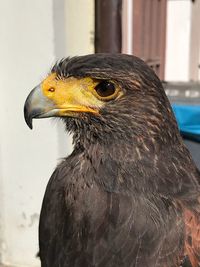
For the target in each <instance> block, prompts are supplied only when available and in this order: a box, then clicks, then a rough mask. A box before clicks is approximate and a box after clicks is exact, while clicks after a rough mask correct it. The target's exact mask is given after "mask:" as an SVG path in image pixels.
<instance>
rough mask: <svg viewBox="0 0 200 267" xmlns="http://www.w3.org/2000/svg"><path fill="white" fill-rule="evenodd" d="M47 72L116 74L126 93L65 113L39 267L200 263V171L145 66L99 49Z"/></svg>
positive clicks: (95, 75)
mask: <svg viewBox="0 0 200 267" xmlns="http://www.w3.org/2000/svg"><path fill="white" fill-rule="evenodd" d="M52 73H56V76H57V78H56V79H57V80H67V78H69V77H76V78H78V79H82V78H84V77H91V78H93V79H94V80H96V79H97V80H106V81H107V80H109V81H114V82H115V84H117V85H118V86H119V87H120V88H121V90H122V91H123V95H122V96H121V97H119V98H116V99H113V100H110V101H107V102H105V105H104V106H102V107H101V108H100V109H99V115H95V114H93V113H89V112H88V113H87V112H85V113H84V112H83V113H81V114H80V115H77V116H68V117H63V120H64V122H65V124H66V129H67V131H69V132H70V133H72V134H73V138H74V139H73V140H74V151H73V152H72V154H71V155H70V156H69V157H67V158H66V159H64V160H63V161H62V162H61V163H60V164H59V165H58V167H57V168H56V170H55V171H54V173H53V175H52V177H51V179H50V181H49V183H48V186H47V189H46V193H45V196H44V201H43V205H42V211H41V216H40V227H39V243H40V258H41V263H42V267H69V266H70V267H131V266H135V267H178V266H181V264H183V266H188V267H189V266H192V267H198V266H200V175H199V171H198V170H197V168H196V166H195V165H194V163H193V161H192V159H191V157H190V154H189V152H188V150H187V149H186V147H185V146H184V144H183V141H182V139H181V136H180V134H179V131H178V128H177V124H176V121H175V119H174V115H173V113H172V110H171V107H170V104H169V101H168V99H167V97H166V95H165V93H164V90H163V88H162V84H161V82H160V80H159V79H158V78H157V76H156V75H155V74H154V72H153V71H152V70H151V68H149V67H148V66H147V65H146V64H145V63H144V62H143V61H142V60H140V59H138V58H136V57H133V56H128V55H111V54H96V55H88V56H82V57H75V58H67V59H63V60H61V61H60V62H58V63H57V64H56V65H55V66H54V67H53V69H52ZM27 110H28V108H27V105H26V111H25V113H28V111H27Z"/></svg>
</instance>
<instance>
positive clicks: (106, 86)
mask: <svg viewBox="0 0 200 267" xmlns="http://www.w3.org/2000/svg"><path fill="white" fill-rule="evenodd" d="M95 90H96V92H97V94H98V95H99V96H101V97H108V96H111V95H113V94H114V93H115V85H114V83H112V82H108V81H102V82H100V83H99V84H98V85H97V86H96V87H95Z"/></svg>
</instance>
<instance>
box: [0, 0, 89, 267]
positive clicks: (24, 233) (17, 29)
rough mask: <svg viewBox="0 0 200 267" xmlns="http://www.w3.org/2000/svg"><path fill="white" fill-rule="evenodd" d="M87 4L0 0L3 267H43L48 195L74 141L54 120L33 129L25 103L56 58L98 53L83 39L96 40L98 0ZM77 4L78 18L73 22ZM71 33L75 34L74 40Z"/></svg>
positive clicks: (0, 229) (0, 250) (81, 1)
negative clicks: (41, 224) (43, 213)
mask: <svg viewBox="0 0 200 267" xmlns="http://www.w3.org/2000/svg"><path fill="white" fill-rule="evenodd" d="M74 2H76V4H77V5H75V4H74ZM84 4H85V1H84V0H76V1H72V0H59V1H56V0H42V1H41V0H34V1H27V0H6V1H5V0H0V47H1V49H0V59H1V60H0V77H1V78H0V122H1V126H0V262H3V263H4V264H8V265H12V266H21V267H23V266H24V267H28V266H39V260H38V259H36V257H35V255H36V253H37V251H38V218H39V211H40V207H41V202H42V198H43V194H44V190H45V187H46V184H47V181H48V179H49V177H50V175H51V173H52V171H53V169H54V167H55V166H56V164H57V162H58V159H59V158H60V157H62V156H63V155H67V154H68V153H69V152H70V151H71V143H70V140H69V139H68V138H67V136H66V135H65V134H64V131H63V129H61V127H60V126H57V123H56V122H54V121H53V122H52V121H50V120H47V119H46V120H37V121H34V129H33V131H31V130H29V129H28V127H27V126H26V124H25V122H24V118H23V105H24V101H25V99H26V97H27V95H28V93H29V92H30V90H31V89H32V88H33V87H34V86H35V85H37V84H38V83H39V82H40V81H41V80H42V79H43V77H44V76H45V75H46V74H47V72H48V71H49V67H50V66H52V64H53V62H54V61H55V59H56V58H57V57H63V56H65V55H73V54H74V53H75V52H76V55H77V54H83V53H85V54H86V53H90V52H92V51H93V46H91V42H92V40H90V41H89V47H88V41H86V40H85V38H84V39H82V38H83V36H85V35H84V33H83V34H81V32H83V31H87V32H88V35H89V36H90V35H91V37H92V31H93V25H92V21H93V13H91V11H92V10H93V9H92V8H93V0H90V1H89V0H87V5H86V6H85V5H84ZM81 5H82V7H81ZM70 6H71V7H70ZM77 6H78V7H79V11H78V13H77V15H78V17H79V18H78V19H77V17H76V18H73V19H70V16H71V15H70V14H76V8H77ZM63 7H64V8H63ZM68 8H71V10H69V9H68ZM85 10H86V11H87V12H89V13H88V14H86V13H84V12H85ZM66 14H68V15H67V16H68V18H66V19H67V20H68V23H69V25H65V24H66V19H65V18H64V17H63V16H65V15H66ZM73 20H74V21H76V26H75V27H76V28H75V29H74V25H73V23H74V21H73ZM85 20H86V21H87V23H86V24H85V27H84V21H85ZM78 22H80V23H81V27H80V28H79V26H78ZM88 27H90V30H88ZM77 30H78V31H77ZM74 31H77V32H76V34H75V33H74ZM61 32H62V33H61ZM72 34H73V35H74V34H75V35H76V36H75V35H74V39H73V42H71V43H69V41H70V39H68V38H71V36H72ZM74 44H75V46H76V49H74ZM66 48H67V49H66ZM65 49H66V51H65ZM79 52H80V53H79ZM64 139H66V140H67V141H65V142H64Z"/></svg>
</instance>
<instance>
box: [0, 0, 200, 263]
mask: <svg viewBox="0 0 200 267" xmlns="http://www.w3.org/2000/svg"><path fill="white" fill-rule="evenodd" d="M199 14H200V0H193V1H191V0H96V1H95V0H42V1H41V0H34V1H30V0H6V1H5V0H0V122H1V126H0V265H1V264H2V266H12V267H15V266H16V267H29V266H33V267H38V266H40V263H39V260H38V259H37V257H36V254H37V252H38V220H39V213H40V207H41V203H42V198H43V195H44V191H45V187H46V184H47V182H48V179H49V177H50V175H51V173H52V172H53V170H54V168H55V166H56V164H57V163H58V162H59V160H60V159H61V158H62V157H64V156H67V155H68V154H69V153H70V152H71V150H72V145H71V139H70V137H69V136H68V135H67V134H66V133H64V128H63V125H62V124H60V123H59V122H58V121H55V120H48V119H46V120H36V121H34V129H33V131H30V130H29V128H28V127H27V126H26V124H25V122H24V118H23V105H24V101H25V99H26V97H27V95H28V93H29V92H30V90H31V89H32V88H33V87H35V86H36V85H37V84H39V83H40V81H41V80H42V79H43V78H44V77H45V75H46V74H47V73H48V72H49V69H50V68H51V67H52V66H53V64H54V62H55V61H56V60H57V59H59V58H62V57H66V56H75V55H83V54H89V53H94V52H113V53H120V52H123V53H128V54H135V55H137V56H139V57H141V58H143V59H144V60H145V61H146V62H147V63H148V64H149V65H150V66H151V67H152V68H153V69H154V70H155V71H156V73H157V74H158V76H159V77H160V78H161V79H162V80H163V81H165V82H164V83H163V84H164V86H165V90H166V93H167V94H168V96H169V98H170V101H171V102H172V103H186V104H187V103H189V104H190V105H192V106H197V105H200V101H199V99H200V87H199V83H198V82H199V80H200V65H199V64H200V28H199V26H200V16H199ZM186 142H188V144H187V145H188V146H189V147H190V149H191V151H192V152H193V155H194V157H195V160H197V162H198V157H200V155H199V153H200V152H199V151H200V150H198V149H196V148H197V147H198V144H197V143H195V142H193V141H191V140H189V139H188V140H187V141H186Z"/></svg>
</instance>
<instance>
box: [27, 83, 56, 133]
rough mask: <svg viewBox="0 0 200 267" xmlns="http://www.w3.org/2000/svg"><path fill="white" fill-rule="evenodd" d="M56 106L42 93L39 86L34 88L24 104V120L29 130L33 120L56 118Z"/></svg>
mask: <svg viewBox="0 0 200 267" xmlns="http://www.w3.org/2000/svg"><path fill="white" fill-rule="evenodd" d="M57 112H58V109H57V108H56V105H55V104H54V103H53V101H51V100H50V99H48V98H47V97H46V96H44V94H43V93H42V90H41V87H40V85H38V86H36V87H35V88H34V89H33V90H32V91H31V92H30V94H29V95H28V97H27V99H26V102H25V104H24V118H25V121H26V123H27V125H28V127H29V128H30V129H32V128H33V125H32V120H33V119H34V118H49V117H53V116H56V114H57Z"/></svg>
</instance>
